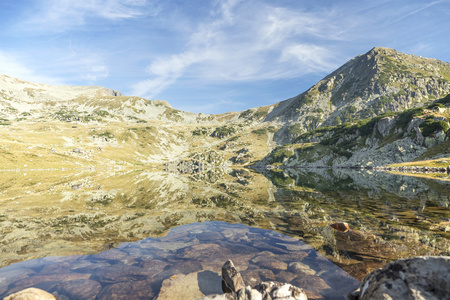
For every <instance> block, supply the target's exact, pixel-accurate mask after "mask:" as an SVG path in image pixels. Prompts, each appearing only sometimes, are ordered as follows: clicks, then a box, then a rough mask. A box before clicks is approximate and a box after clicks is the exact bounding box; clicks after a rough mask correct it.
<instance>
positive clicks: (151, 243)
mask: <svg viewBox="0 0 450 300" xmlns="http://www.w3.org/2000/svg"><path fill="white" fill-rule="evenodd" d="M228 259H232V261H233V262H234V264H235V265H236V267H237V268H238V269H239V270H240V272H241V274H242V277H243V279H244V282H245V283H246V284H248V285H255V284H258V283H260V282H261V281H280V282H292V283H293V284H295V285H297V286H303V287H304V289H305V292H306V293H307V295H308V297H309V299H344V295H345V294H347V293H349V292H350V291H352V290H353V289H355V288H357V287H358V285H359V282H358V281H357V280H355V279H354V278H352V277H350V275H348V274H347V273H345V272H344V271H343V270H341V269H340V268H338V267H337V266H336V265H334V264H333V263H332V262H330V261H329V260H327V259H326V258H325V257H323V256H322V255H320V254H318V253H317V252H316V251H315V250H313V249H312V248H311V247H310V246H308V245H306V244H304V243H302V242H300V241H298V240H296V239H293V238H290V237H287V236H285V235H282V234H280V233H277V232H274V231H269V230H264V229H258V228H253V227H249V226H245V225H242V224H233V225H232V224H228V223H223V222H217V221H215V222H203V223H194V224H190V225H184V226H179V227H176V228H174V229H172V230H171V231H170V232H169V234H168V235H167V236H165V237H162V238H147V239H143V240H141V241H138V242H134V243H122V244H120V245H119V246H118V247H117V248H115V249H112V250H108V251H104V252H101V253H99V254H94V255H77V256H65V257H47V258H41V259H35V260H30V261H25V262H22V263H16V264H13V265H10V266H8V267H5V268H3V269H0V270H1V272H0V298H3V297H4V296H6V295H7V294H8V293H13V292H16V291H19V290H21V289H24V288H28V287H31V286H33V287H37V288H42V289H44V290H46V291H48V292H51V293H52V294H54V295H57V296H58V299H154V298H156V297H157V299H158V300H163V299H168V300H169V299H170V300H174V299H200V298H201V297H203V296H205V295H211V294H222V284H221V280H222V279H221V276H220V272H221V268H222V265H223V264H224V262H225V261H227V260H228ZM6 291H7V292H6Z"/></svg>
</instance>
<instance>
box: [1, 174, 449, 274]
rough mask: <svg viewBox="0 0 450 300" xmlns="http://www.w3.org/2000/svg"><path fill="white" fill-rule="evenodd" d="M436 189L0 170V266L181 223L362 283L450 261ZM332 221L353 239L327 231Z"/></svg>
mask: <svg viewBox="0 0 450 300" xmlns="http://www.w3.org/2000/svg"><path fill="white" fill-rule="evenodd" d="M443 179H444V180H434V179H423V178H415V177H410V176H403V175H394V174H388V173H384V172H369V171H356V170H342V169H335V170H331V169H317V170H298V169H296V170H284V171H277V172H274V171H265V172H264V174H260V173H257V172H254V171H252V170H247V169H229V170H225V169H217V170H212V171H209V172H206V173H202V174H190V175H181V174H172V173H167V172H164V171H161V170H147V169H141V170H122V171H116V170H108V169H105V170H65V171H55V170H53V171H28V172H24V171H20V172H17V171H14V172H13V171H10V172H6V171H5V172H1V179H0V203H1V208H0V252H1V256H0V267H6V266H9V265H11V264H14V263H17V262H21V261H25V260H30V259H36V258H41V257H48V256H66V255H72V256H73V255H88V254H95V253H100V252H103V251H106V250H109V249H113V248H115V247H118V246H119V245H120V243H123V242H135V241H139V240H142V239H146V238H149V237H152V238H158V237H163V236H166V235H167V233H168V232H169V230H170V229H172V228H175V227H178V226H180V225H188V224H193V223H198V222H204V221H221V222H227V223H229V224H243V225H248V226H251V227H253V228H261V229H269V230H273V231H276V232H278V233H281V234H284V235H287V236H290V237H292V238H294V239H298V240H301V241H303V242H304V243H306V244H307V245H310V246H311V247H312V248H314V249H315V250H317V251H318V252H319V253H321V254H323V255H324V256H325V257H327V258H328V259H330V260H331V261H333V262H334V263H335V264H336V265H338V266H339V267H341V268H343V269H344V270H345V271H347V272H348V273H349V274H350V275H352V276H353V277H355V278H357V279H359V280H360V279H362V277H364V276H365V275H366V274H367V273H369V272H371V271H372V270H373V269H375V268H378V267H380V266H382V265H383V264H385V263H386V262H389V261H392V260H395V259H398V258H403V257H410V256H417V255H449V254H450V242H449V239H450V209H449V201H450V188H449V187H450V182H449V181H448V177H447V178H443ZM446 180H447V181H446ZM334 222H347V223H348V224H349V225H350V228H351V230H350V231H348V232H338V231H335V230H333V229H331V228H330V227H329V226H328V225H330V224H332V223H334ZM2 270H3V269H0V273H1V272H2Z"/></svg>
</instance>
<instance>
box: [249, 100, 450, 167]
mask: <svg viewBox="0 0 450 300" xmlns="http://www.w3.org/2000/svg"><path fill="white" fill-rule="evenodd" d="M442 100H443V101H444V100H445V101H446V102H447V101H448V99H447V98H444V99H442ZM449 109H450V108H445V107H444V108H443V111H444V113H447V111H448V110H449ZM449 127H450V124H449V121H448V120H447V119H446V118H445V117H442V116H439V115H438V116H435V113H434V110H432V109H429V107H421V108H416V109H411V110H406V111H404V112H401V113H391V115H387V116H379V117H375V118H373V119H371V120H369V121H367V120H366V121H364V122H359V123H356V122H355V123H353V124H351V123H348V124H345V125H342V126H334V127H331V126H330V127H329V128H323V129H317V130H314V131H312V132H309V133H305V134H303V135H300V136H298V137H297V138H296V139H295V141H294V142H295V144H298V145H301V144H306V143H308V144H309V145H311V143H314V144H312V145H311V146H308V147H298V146H296V148H297V149H296V151H295V153H294V152H292V150H293V149H294V148H293V146H292V145H290V144H288V145H285V146H283V147H282V148H277V149H275V150H274V151H273V152H272V153H271V154H270V155H269V156H268V157H267V158H266V159H265V160H263V161H260V162H258V163H257V166H263V165H267V164H273V163H275V162H282V163H283V165H284V166H286V167H298V166H301V167H347V168H348V167H362V168H377V167H381V166H385V165H388V164H393V163H403V162H409V161H413V160H415V159H417V158H418V157H420V156H421V155H423V154H424V153H425V152H427V151H428V150H429V149H431V148H433V147H441V148H442V146H441V144H443V143H448V142H449V141H450V131H449V130H448V129H449ZM324 146H326V147H324ZM444 148H445V147H444ZM283 151H284V152H286V153H287V151H290V152H291V155H289V156H286V155H284V156H285V157H284V159H283V160H282V161H281V160H280V159H279V156H280V153H281V154H282V153H283ZM435 152H436V153H437V156H436V155H435V156H432V157H430V158H439V157H440V156H441V155H446V154H447V155H448V154H449V153H448V152H447V153H446V152H445V151H442V150H437V151H435ZM293 154H295V155H293Z"/></svg>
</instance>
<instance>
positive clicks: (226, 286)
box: [222, 259, 245, 293]
mask: <svg viewBox="0 0 450 300" xmlns="http://www.w3.org/2000/svg"><path fill="white" fill-rule="evenodd" d="M244 287H245V284H244V280H243V279H242V276H241V274H240V273H239V272H238V270H236V268H235V267H234V264H233V262H232V261H231V260H230V259H229V260H227V261H226V262H225V264H224V265H223V267H222V290H223V292H224V293H230V292H237V291H238V290H240V289H243V288H244Z"/></svg>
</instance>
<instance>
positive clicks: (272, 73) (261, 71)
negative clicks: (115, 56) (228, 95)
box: [133, 0, 336, 98]
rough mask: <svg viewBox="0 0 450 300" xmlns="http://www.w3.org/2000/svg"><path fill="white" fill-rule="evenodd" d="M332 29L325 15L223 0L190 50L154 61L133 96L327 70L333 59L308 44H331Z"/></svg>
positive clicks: (195, 35) (190, 42)
mask: <svg viewBox="0 0 450 300" xmlns="http://www.w3.org/2000/svg"><path fill="white" fill-rule="evenodd" d="M332 29H333V26H332V25H331V24H330V23H329V22H328V21H327V19H326V16H323V17H318V16H317V15H313V14H308V13H305V12H302V11H297V12H293V11H290V10H288V9H286V8H280V7H278V8H274V7H271V6H269V5H265V4H263V3H261V2H255V1H246V2H244V1H239V0H228V1H221V2H220V5H219V6H218V7H217V8H216V10H214V11H212V12H211V17H210V18H209V19H207V20H205V21H204V22H202V23H200V24H199V25H198V26H197V27H196V28H195V30H194V31H193V32H191V34H190V37H189V40H188V43H187V45H186V46H187V47H188V49H187V50H186V51H184V52H180V53H175V54H173V55H170V56H167V57H163V58H161V57H160V58H158V59H156V60H155V61H153V62H150V64H149V66H148V68H147V73H148V74H149V78H148V79H145V80H142V81H139V82H138V83H136V84H135V85H134V86H133V88H134V89H133V93H134V94H136V95H140V96H145V97H150V98H151V97H155V96H157V95H158V93H160V92H162V91H164V90H165V89H166V88H168V87H169V86H170V85H172V84H174V83H175V82H177V80H178V79H179V78H180V77H182V76H183V78H196V79H197V80H198V79H199V78H200V79H202V80H203V81H206V82H211V81H212V82H213V81H220V80H222V81H223V80H228V81H253V80H265V79H272V80H273V79H282V78H292V77H295V76H299V75H303V74H306V73H309V72H317V71H327V70H328V71H329V70H331V69H332V68H334V67H335V66H336V64H335V63H334V57H335V56H334V55H333V53H332V52H331V51H328V50H326V49H325V47H324V46H320V45H315V44H311V43H310V42H308V39H310V38H312V37H313V38H315V39H316V40H319V43H320V39H331V38H332V32H333V30H332Z"/></svg>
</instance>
